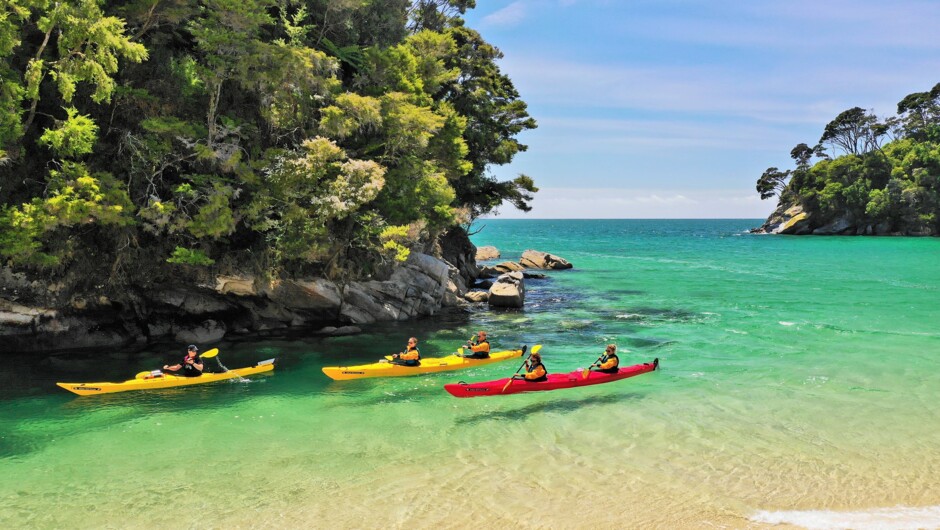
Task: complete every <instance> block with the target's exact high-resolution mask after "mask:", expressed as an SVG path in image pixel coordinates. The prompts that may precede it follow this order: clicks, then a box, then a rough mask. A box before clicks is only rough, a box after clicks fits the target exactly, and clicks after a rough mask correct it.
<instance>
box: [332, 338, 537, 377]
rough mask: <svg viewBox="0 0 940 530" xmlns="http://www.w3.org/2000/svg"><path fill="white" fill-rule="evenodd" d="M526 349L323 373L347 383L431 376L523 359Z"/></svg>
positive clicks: (335, 369)
mask: <svg viewBox="0 0 940 530" xmlns="http://www.w3.org/2000/svg"><path fill="white" fill-rule="evenodd" d="M525 350H526V347H525V346H523V347H522V349H520V350H506V351H498V352H493V353H491V354H490V356H489V358H488V359H467V358H465V357H460V356H458V355H453V354H451V355H448V356H447V357H437V358H435V357H430V358H426V359H421V364H420V365H419V366H400V365H397V364H392V363H372V364H361V365H359V366H327V367H325V368H323V373H324V374H326V375H327V376H329V377H330V379H334V380H336V381H345V380H347V379H365V378H367V377H402V376H406V375H417V374H431V373H435V372H446V371H449V370H462V369H464V368H473V367H474V366H482V365H484V364H492V363H498V362H500V361H506V360H509V359H514V358H516V357H522V354H523V353H525Z"/></svg>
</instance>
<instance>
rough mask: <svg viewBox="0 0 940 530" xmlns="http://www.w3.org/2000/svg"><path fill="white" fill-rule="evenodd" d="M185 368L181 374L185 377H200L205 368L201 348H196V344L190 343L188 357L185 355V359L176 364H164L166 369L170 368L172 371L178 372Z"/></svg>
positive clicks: (187, 350) (187, 351)
mask: <svg viewBox="0 0 940 530" xmlns="http://www.w3.org/2000/svg"><path fill="white" fill-rule="evenodd" d="M180 368H182V369H183V373H182V374H181V375H183V376H185V377H199V376H200V375H202V371H203V369H204V368H205V364H203V362H202V359H200V358H199V349H198V348H196V345H195V344H190V345H189V348H187V349H186V357H183V361H182V362H180V363H177V364H174V365H172V366H171V365H167V364H164V365H163V369H164V370H169V371H171V372H177V371H179V369H180Z"/></svg>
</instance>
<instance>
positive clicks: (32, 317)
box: [0, 236, 571, 353]
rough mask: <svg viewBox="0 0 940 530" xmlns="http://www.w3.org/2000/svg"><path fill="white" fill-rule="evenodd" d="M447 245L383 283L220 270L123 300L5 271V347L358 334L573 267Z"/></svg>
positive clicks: (1, 308)
mask: <svg viewBox="0 0 940 530" xmlns="http://www.w3.org/2000/svg"><path fill="white" fill-rule="evenodd" d="M440 243H441V244H440V247H439V248H440V254H441V255H440V256H439V257H438V256H432V255H429V254H422V253H417V252H413V253H412V254H411V256H410V257H409V258H408V260H407V261H406V262H405V263H404V264H402V265H400V266H398V267H396V268H395V269H394V270H393V271H392V272H391V274H390V276H389V277H388V278H386V279H382V280H365V281H351V282H347V283H338V282H335V281H331V280H328V279H325V278H306V279H291V280H280V281H274V282H266V281H262V280H261V279H259V278H255V277H252V276H250V275H246V274H225V275H222V274H220V275H217V276H215V277H214V281H212V282H203V283H199V284H187V283H185V282H179V283H163V284H159V285H153V286H149V287H147V288H145V289H144V288H141V289H134V290H127V291H126V292H124V293H123V296H121V298H120V299H115V298H114V297H109V296H106V295H105V294H103V293H102V292H86V293H78V294H72V295H70V296H69V297H68V300H67V301H65V302H59V303H45V304H43V303H36V300H43V296H45V298H46V299H47V300H48V299H51V298H52V297H50V296H49V295H48V291H49V290H50V288H51V286H49V285H46V284H43V283H42V282H39V281H35V280H33V281H31V280H30V279H29V278H28V277H27V276H26V275H24V274H22V273H14V272H12V271H10V270H9V269H0V352H20V353H24V352H57V351H71V350H82V349H93V348H144V347H146V346H147V345H148V344H152V343H156V342H165V341H169V340H173V341H177V342H181V343H189V342H194V343H200V344H211V343H213V342H217V341H219V340H222V339H223V338H225V337H229V338H232V337H236V336H251V335H253V334H262V333H266V332H276V331H284V332H287V331H291V330H306V331H307V332H309V333H310V334H312V335H314V334H315V335H345V334H354V333H359V332H360V331H361V327H360V326H362V325H368V324H371V323H374V322H382V321H404V320H409V319H413V318H418V317H425V316H430V315H434V314H436V313H438V312H439V311H441V310H444V309H448V308H459V307H461V306H465V305H468V304H471V303H488V304H489V306H490V307H494V308H503V307H505V308H520V307H523V306H524V303H525V278H527V277H528V278H538V277H544V275H540V274H539V273H530V272H527V269H531V268H535V269H565V268H571V264H570V263H568V262H567V261H566V260H564V259H562V258H559V257H557V256H554V255H551V254H548V253H545V252H540V251H526V253H525V254H523V259H522V260H520V263H513V262H504V263H500V264H498V265H495V266H487V267H482V268H481V267H478V266H477V264H476V260H477V249H476V248H475V247H474V246H473V244H472V243H470V241H469V239H468V238H466V236H463V238H459V237H458V238H450V239H449V240H442V241H441V242H440ZM497 255H498V253H497ZM523 263H524V264H525V265H523Z"/></svg>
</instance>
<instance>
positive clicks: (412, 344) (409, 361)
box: [391, 337, 421, 366]
mask: <svg viewBox="0 0 940 530" xmlns="http://www.w3.org/2000/svg"><path fill="white" fill-rule="evenodd" d="M391 363H392V364H397V365H400V366H419V365H420V364H421V352H419V351H418V339H417V338H415V337H411V338H409V339H408V345H407V346H406V347H405V351H403V352H399V353H396V354H394V355H392V360H391Z"/></svg>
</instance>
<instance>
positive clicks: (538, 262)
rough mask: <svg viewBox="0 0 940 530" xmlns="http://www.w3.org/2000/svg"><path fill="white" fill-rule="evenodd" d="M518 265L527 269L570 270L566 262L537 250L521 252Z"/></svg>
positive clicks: (570, 266) (569, 264) (569, 265)
mask: <svg viewBox="0 0 940 530" xmlns="http://www.w3.org/2000/svg"><path fill="white" fill-rule="evenodd" d="M519 264H520V265H522V266H523V267H525V268H528V269H548V270H562V269H570V268H572V265H571V263H568V260H566V259H564V258H560V257H558V256H556V255H554V254H549V253H548V252H542V251H539V250H526V251H525V252H523V253H522V258H521V259H520V260H519Z"/></svg>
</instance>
